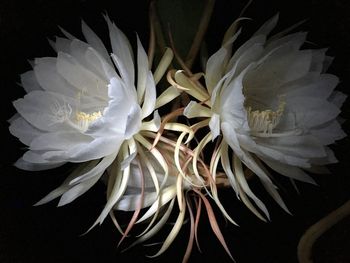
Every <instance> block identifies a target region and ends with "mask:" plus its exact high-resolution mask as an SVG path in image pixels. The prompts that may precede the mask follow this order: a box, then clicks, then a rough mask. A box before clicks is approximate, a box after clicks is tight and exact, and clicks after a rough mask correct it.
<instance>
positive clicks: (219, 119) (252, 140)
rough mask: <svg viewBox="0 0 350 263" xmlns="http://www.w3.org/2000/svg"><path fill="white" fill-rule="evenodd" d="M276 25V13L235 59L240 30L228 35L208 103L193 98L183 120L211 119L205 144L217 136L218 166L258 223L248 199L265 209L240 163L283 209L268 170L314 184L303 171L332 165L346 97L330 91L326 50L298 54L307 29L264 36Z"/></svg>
mask: <svg viewBox="0 0 350 263" xmlns="http://www.w3.org/2000/svg"><path fill="white" fill-rule="evenodd" d="M277 21H278V15H276V16H274V17H273V18H271V19H270V20H269V21H267V22H266V23H265V24H264V25H263V26H262V27H261V28H260V29H259V30H258V31H257V32H256V33H255V34H254V35H253V36H252V37H251V38H250V39H249V40H248V41H247V42H245V43H244V44H243V45H242V46H241V47H239V48H238V49H237V50H236V51H235V52H233V54H232V52H231V49H232V43H233V42H234V41H235V40H236V39H237V38H238V36H239V33H240V31H238V32H237V33H235V34H234V35H233V36H232V37H227V36H226V39H225V40H224V42H223V45H222V47H221V48H220V49H219V50H218V51H217V52H216V53H215V54H213V55H212V56H211V57H210V58H209V59H208V62H207V64H206V71H205V83H206V88H207V91H208V95H209V96H210V99H208V101H204V102H202V103H197V102H194V101H192V102H190V104H189V105H188V106H187V108H186V109H185V115H186V116H188V117H191V118H193V117H208V118H209V123H208V125H209V127H210V131H211V132H210V134H208V136H207V138H206V140H207V142H209V140H208V137H210V139H212V140H213V139H215V138H217V137H218V136H219V135H222V142H221V144H220V147H219V149H220V154H221V163H222V165H223V169H224V170H225V173H226V175H227V176H228V178H229V180H230V183H231V185H232V187H233V188H234V189H235V191H236V192H237V194H238V196H240V198H241V200H242V201H243V202H244V203H245V204H246V205H247V206H248V207H249V208H250V209H251V210H252V211H253V212H254V213H255V214H256V215H258V216H259V217H260V218H262V216H261V215H260V213H259V212H258V211H257V210H256V209H255V207H254V206H252V205H251V203H250V200H249V199H248V198H247V196H249V197H250V198H251V199H253V200H254V202H255V204H256V205H257V206H258V207H259V208H260V209H261V210H263V211H264V213H265V214H266V216H267V217H269V215H268V211H267V209H266V207H265V205H264V204H263V203H262V202H261V201H260V200H259V199H258V198H257V197H256V196H255V195H254V193H253V192H252V191H251V190H250V188H249V185H248V183H247V181H246V179H245V176H244V174H243V167H242V164H244V165H245V166H246V167H247V168H248V169H250V170H251V171H252V172H253V173H255V174H256V175H257V176H258V177H259V178H260V180H261V182H262V183H263V185H264V187H265V188H266V189H267V191H268V192H269V193H270V194H271V195H272V197H273V198H274V199H275V200H276V201H277V202H278V203H279V204H280V205H281V206H282V207H283V208H284V209H286V210H287V208H286V207H285V205H284V203H283V201H282V199H281V198H280V196H279V194H278V192H277V191H276V186H275V185H274V184H273V183H272V181H271V179H270V175H269V174H268V171H267V170H266V169H265V165H267V166H268V167H270V168H271V169H273V170H274V171H276V172H277V173H279V174H282V175H284V176H287V177H290V178H292V179H296V180H301V181H306V182H310V183H313V182H314V180H313V179H312V178H311V177H310V176H309V175H308V174H307V173H306V172H305V171H311V172H316V171H317V170H319V169H318V168H319V167H320V166H322V165H326V164H329V163H334V162H336V161H337V160H336V158H335V157H334V155H333V152H332V150H330V148H329V147H328V145H330V144H332V143H334V142H335V141H336V140H339V139H342V138H343V137H344V136H345V133H344V132H343V130H342V129H341V127H340V124H339V122H338V121H337V116H338V115H339V113H340V107H341V105H342V103H343V102H344V100H345V97H346V96H345V95H344V94H342V93H341V92H338V91H334V89H335V87H336V86H337V84H338V82H339V80H338V78H337V77H336V76H334V75H332V74H327V73H325V71H326V70H327V67H328V66H329V64H330V61H331V59H330V58H329V57H328V56H326V55H325V52H326V50H325V49H319V50H313V49H301V46H302V45H303V44H304V43H305V39H306V33H304V32H298V33H294V34H283V33H282V34H276V35H274V36H271V37H269V35H270V32H271V31H272V30H273V28H274V27H275V26H276V23H277ZM229 148H231V149H232V150H233V159H232V162H231V161H229V155H228V149H229ZM263 164H265V165H263ZM287 211H288V210H287Z"/></svg>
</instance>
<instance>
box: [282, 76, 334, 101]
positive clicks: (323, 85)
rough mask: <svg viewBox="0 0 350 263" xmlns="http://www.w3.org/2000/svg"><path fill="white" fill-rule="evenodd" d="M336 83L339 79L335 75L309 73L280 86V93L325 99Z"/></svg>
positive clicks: (289, 95)
mask: <svg viewBox="0 0 350 263" xmlns="http://www.w3.org/2000/svg"><path fill="white" fill-rule="evenodd" d="M338 83H339V79H338V78H337V77H336V76H335V75H331V74H322V75H319V74H317V73H309V74H307V75H306V76H304V77H302V78H300V79H298V80H296V81H291V82H288V83H286V84H285V85H283V86H282V87H281V88H280V94H285V95H286V96H287V97H298V96H300V97H317V98H320V99H327V98H328V97H329V96H330V95H331V93H332V91H333V90H334V89H335V87H336V86H337V84H338Z"/></svg>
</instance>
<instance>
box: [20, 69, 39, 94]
mask: <svg viewBox="0 0 350 263" xmlns="http://www.w3.org/2000/svg"><path fill="white" fill-rule="evenodd" d="M21 85H22V86H23V88H24V90H25V91H26V92H27V93H29V92H31V91H33V90H41V89H42V88H41V87H40V85H39V83H38V81H37V79H36V76H35V74H34V71H33V70H31V71H27V72H26V73H23V74H21Z"/></svg>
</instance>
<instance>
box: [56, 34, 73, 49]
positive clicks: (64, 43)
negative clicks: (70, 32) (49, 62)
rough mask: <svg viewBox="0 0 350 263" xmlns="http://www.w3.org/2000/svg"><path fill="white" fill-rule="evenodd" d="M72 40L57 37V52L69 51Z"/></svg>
mask: <svg viewBox="0 0 350 263" xmlns="http://www.w3.org/2000/svg"><path fill="white" fill-rule="evenodd" d="M71 42H72V40H70V39H66V38H61V37H56V42H55V43H54V44H55V50H56V52H57V53H58V52H64V53H69V52H70V43H71Z"/></svg>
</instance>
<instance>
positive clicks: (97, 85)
mask: <svg viewBox="0 0 350 263" xmlns="http://www.w3.org/2000/svg"><path fill="white" fill-rule="evenodd" d="M57 71H58V73H59V74H60V75H61V76H62V77H63V78H65V79H66V80H67V81H68V82H69V83H70V84H72V85H73V86H75V87H76V88H77V89H79V90H81V91H82V92H83V93H84V92H88V93H89V95H90V96H95V97H99V98H101V99H106V98H107V83H106V81H105V80H102V79H101V78H100V77H98V76H97V75H96V74H94V73H92V72H91V71H89V70H88V69H86V68H84V67H82V66H81V65H80V64H79V63H78V62H77V61H76V60H75V59H74V58H73V57H72V56H70V55H68V54H65V53H62V52H59V53H58V56H57Z"/></svg>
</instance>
